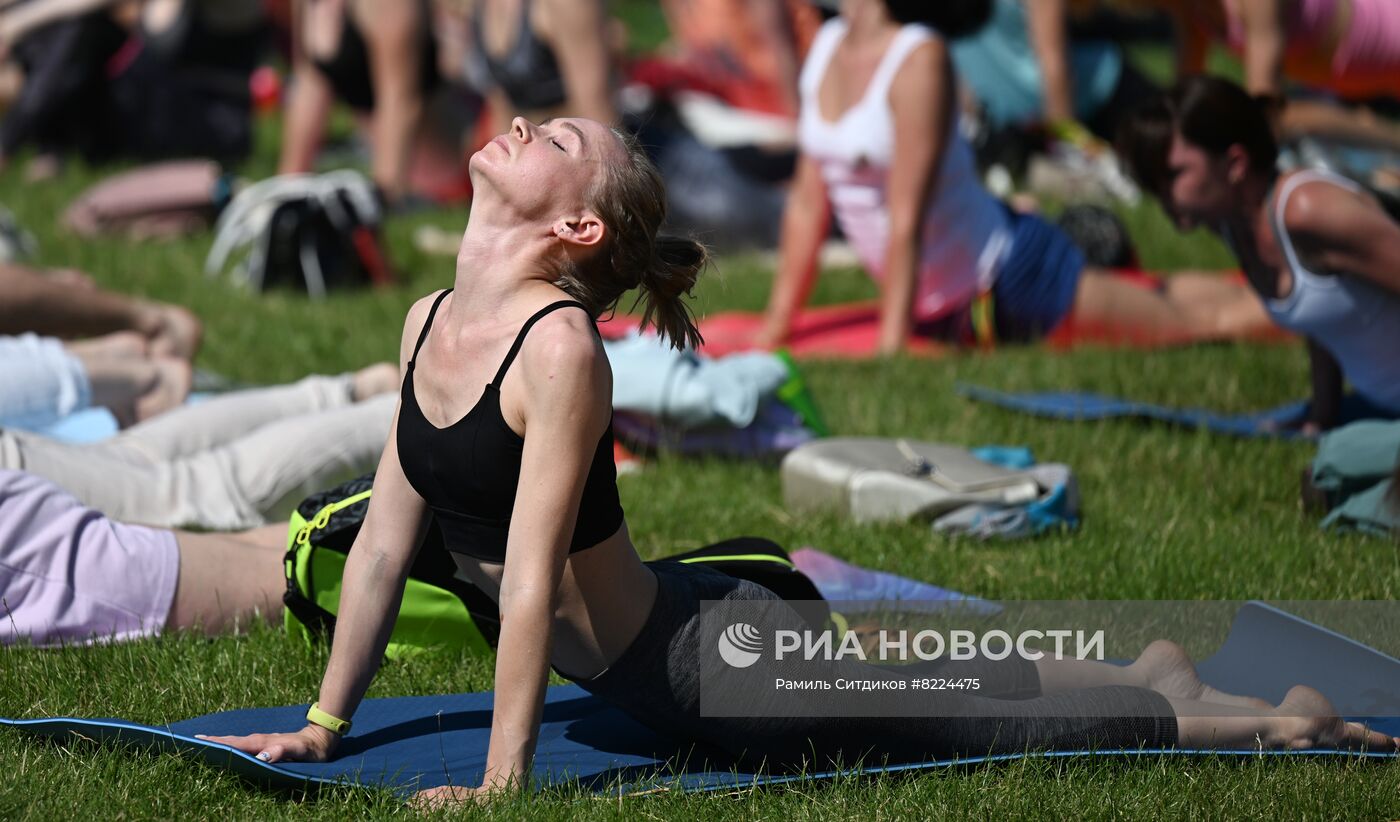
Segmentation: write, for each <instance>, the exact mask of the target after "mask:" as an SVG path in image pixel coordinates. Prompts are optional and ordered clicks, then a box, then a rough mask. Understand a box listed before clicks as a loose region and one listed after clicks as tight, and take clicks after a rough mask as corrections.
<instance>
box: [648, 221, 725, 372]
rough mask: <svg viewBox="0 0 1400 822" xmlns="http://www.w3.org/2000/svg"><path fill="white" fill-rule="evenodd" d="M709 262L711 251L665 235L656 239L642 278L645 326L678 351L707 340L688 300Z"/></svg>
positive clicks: (681, 238)
mask: <svg viewBox="0 0 1400 822" xmlns="http://www.w3.org/2000/svg"><path fill="white" fill-rule="evenodd" d="M709 261H710V255H709V252H708V251H706V249H705V246H704V245H702V244H701V243H699V242H696V241H695V240H691V239H688V238H685V237H672V236H667V235H664V234H663V235H661V236H659V237H657V238H656V241H655V243H653V245H652V255H651V265H649V266H648V267H647V268H646V270H644V271H643V272H642V277H641V287H642V294H641V296H640V297H639V302H641V303H642V304H643V309H642V326H643V327H646V326H647V325H650V326H651V327H653V328H655V329H656V330H657V333H659V334H660V335H661V336H662V337H664V338H665V339H667V340H670V341H671V344H672V345H674V346H676V347H677V348H698V347H699V346H700V344H701V343H702V342H704V339H703V338H701V336H700V329H698V328H696V327H695V317H694V315H693V314H692V313H691V310H690V304H689V303H688V302H687V301H686V299H685V298H686V297H688V296H690V293H691V290H692V289H694V288H695V281H696V280H697V279H698V278H699V277H700V272H701V271H703V270H704V269H705V266H706V265H708V264H709Z"/></svg>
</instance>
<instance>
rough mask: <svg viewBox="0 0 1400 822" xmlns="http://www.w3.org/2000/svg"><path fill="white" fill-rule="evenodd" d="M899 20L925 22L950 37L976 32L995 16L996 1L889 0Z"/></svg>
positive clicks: (889, 6)
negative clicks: (993, 12)
mask: <svg viewBox="0 0 1400 822" xmlns="http://www.w3.org/2000/svg"><path fill="white" fill-rule="evenodd" d="M885 7H886V8H887V9H889V12H890V16H891V17H893V18H894V19H895V20H896V21H897V22H899V23H921V24H923V25H925V26H931V27H932V28H935V29H937V30H938V33H939V34H941V35H943V36H944V37H946V38H947V39H949V40H952V39H955V38H958V37H966V36H967V35H969V34H976V33H977V32H978V31H981V30H982V27H983V26H985V25H987V21H988V20H990V19H991V17H992V0H885Z"/></svg>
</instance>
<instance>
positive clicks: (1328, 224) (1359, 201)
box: [1278, 172, 1379, 235]
mask: <svg viewBox="0 0 1400 822" xmlns="http://www.w3.org/2000/svg"><path fill="white" fill-rule="evenodd" d="M1298 173H1300V172H1293V173H1291V174H1289V175H1287V176H1285V177H1282V178H1280V179H1279V185H1278V189H1279V190H1282V189H1283V186H1285V185H1287V184H1288V182H1289V181H1290V180H1291V179H1293V177H1294V175H1296V174H1298ZM1378 208H1379V205H1378V204H1377V203H1376V201H1375V200H1374V199H1373V198H1372V197H1371V196H1370V195H1368V194H1366V193H1365V192H1361V191H1354V190H1351V189H1348V188H1343V187H1342V186H1339V185H1337V184H1335V183H1331V182H1328V181H1326V180H1307V181H1304V182H1302V183H1299V184H1297V186H1296V187H1295V188H1294V189H1293V190H1292V191H1291V192H1289V194H1288V200H1287V202H1285V203H1284V207H1283V222H1284V225H1285V226H1287V227H1288V230H1289V231H1290V232H1299V233H1303V234H1313V235H1318V234H1322V235H1326V234H1329V233H1332V232H1334V231H1337V230H1339V229H1344V228H1346V227H1347V226H1350V225H1353V224H1354V221H1355V219H1356V217H1357V216H1358V215H1359V214H1362V213H1365V212H1368V211H1371V210H1375V209H1378Z"/></svg>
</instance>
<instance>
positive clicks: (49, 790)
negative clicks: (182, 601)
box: [0, 33, 1400, 819]
mask: <svg viewBox="0 0 1400 822" xmlns="http://www.w3.org/2000/svg"><path fill="white" fill-rule="evenodd" d="M650 36H653V37H654V36H655V34H654V33H653V34H652V35H650ZM260 134H261V135H262V141H263V144H262V145H261V146H260V150H259V152H258V155H257V157H256V158H255V159H254V160H253V161H252V162H251V163H250V164H249V166H248V168H249V169H250V170H253V171H263V172H265V171H266V170H268V169H269V168H270V165H271V158H272V157H273V156H275V153H274V152H273V150H272V146H271V140H272V139H273V138H274V137H275V127H274V126H272V125H271V124H265V125H264V127H263V128H262V129H260ZM21 167H22V166H21ZM97 176H98V172H97V171H95V170H91V169H85V168H81V167H70V168H69V169H68V170H67V172H66V173H65V174H64V176H63V177H61V178H60V179H58V180H56V181H53V182H50V183H46V184H43V185H28V184H25V183H24V182H23V181H22V180H21V179H20V176H19V170H18V169H17V168H12V169H11V170H10V171H8V172H6V174H5V175H4V176H3V177H0V202H4V203H5V204H6V205H7V206H8V207H10V208H11V209H13V210H14V211H15V212H16V213H17V214H18V216H19V218H20V220H21V221H22V222H23V223H24V224H25V225H27V226H28V227H30V228H31V229H32V230H33V231H34V232H35V233H36V234H37V235H38V236H39V238H40V241H41V245H42V252H41V254H42V256H41V260H40V261H41V262H43V263H46V264H51V265H64V266H74V267H79V268H82V269H85V270H87V271H89V272H91V273H92V274H93V275H94V276H95V277H96V278H97V279H98V280H99V282H101V283H102V284H104V285H107V286H110V287H113V288H118V289H121V290H123V291H128V292H133V293H139V294H145V295H149V296H152V297H158V298H161V299H165V300H170V301H174V302H178V303H182V304H184V305H187V306H190V307H191V308H192V309H193V310H194V311H196V312H197V313H198V314H199V315H200V317H201V318H202V319H203V320H204V321H205V323H206V326H207V335H206V344H205V348H204V350H203V351H202V353H201V354H200V358H199V362H198V364H199V365H200V366H201V367H203V368H208V369H211V370H214V371H217V372H220V373H222V374H225V375H227V376H229V377H232V378H235V379H238V380H243V381H248V382H259V383H267V382H276V381H283V380H290V379H294V378H296V377H299V376H301V375H303V374H305V373H308V372H312V371H319V372H334V371H338V370H342V369H347V368H352V367H356V366H360V365H363V364H366V363H368V362H371V361H373V360H384V359H392V358H393V357H394V356H395V351H396V345H397V341H398V337H399V333H400V326H401V323H402V318H403V315H404V312H405V311H406V309H407V307H408V306H409V304H410V303H411V302H412V301H413V300H414V299H415V298H417V297H418V296H420V295H422V294H424V293H426V292H428V291H430V290H432V289H434V288H438V287H441V286H444V285H446V284H448V283H449V282H450V281H451V277H452V268H453V264H452V261H451V260H450V259H444V258H427V257H424V256H422V255H421V254H419V253H418V252H416V251H415V250H414V249H413V248H412V245H411V243H410V239H409V238H410V236H411V233H412V230H413V228H414V227H415V226H416V225H419V224H422V223H431V224H435V225H439V226H442V227H444V228H451V229H460V228H461V226H462V225H463V224H464V222H465V219H466V214H465V212H464V211H432V212H425V213H422V214H419V215H415V216H412V217H408V218H400V219H397V220H395V221H394V222H393V223H392V224H391V225H390V228H389V242H390V246H391V250H392V256H393V259H394V260H395V261H396V263H397V267H398V269H399V272H400V274H401V277H402V284H401V285H400V286H398V287H396V288H393V289H391V290H388V291H376V292H361V293H354V294H338V295H336V296H334V297H333V298H331V299H329V300H327V301H325V302H322V303H308V302H307V301H306V300H304V299H302V298H299V297H297V296H295V295H290V294H270V295H266V296H252V295H248V294H245V293H241V292H239V291H237V290H235V289H234V288H232V287H231V286H229V285H228V284H227V283H226V282H224V281H221V280H216V281H209V280H206V279H205V278H204V277H203V275H202V274H201V273H200V272H201V266H202V262H203V257H204V254H205V252H206V250H207V248H208V244H209V239H210V238H209V237H208V236H207V235H201V236H197V237H193V238H189V239H185V240H179V241H175V242H169V243H161V244H132V243H128V242H126V241H123V240H103V241H96V242H80V241H78V240H76V239H75V238H73V237H71V236H67V235H65V234H64V233H62V231H61V230H60V229H59V228H57V227H56V217H57V215H58V214H59V213H60V212H61V210H62V208H63V207H64V205H65V204H66V203H67V202H68V201H69V200H70V199H71V198H72V196H73V195H74V194H76V193H77V192H78V191H80V190H81V189H82V188H84V187H85V186H87V185H88V184H90V183H91V182H93V181H94V180H95V179H96V178H97ZM1124 216H1125V218H1126V219H1127V220H1128V222H1129V224H1130V226H1131V228H1132V230H1133V232H1134V235H1135V238H1136V240H1137V242H1138V243H1139V246H1140V250H1141V253H1142V255H1143V257H1144V260H1145V262H1146V263H1147V264H1148V265H1149V266H1150V267H1163V268H1167V267H1178V266H1192V267H1198V268H1209V267H1216V266H1225V265H1229V264H1230V262H1231V261H1230V257H1229V255H1228V253H1227V252H1226V251H1225V250H1224V249H1223V248H1222V247H1221V246H1220V245H1219V244H1218V243H1216V242H1214V241H1212V240H1210V239H1208V238H1205V237H1203V236H1193V237H1189V238H1181V237H1179V236H1178V235H1176V234H1175V233H1174V232H1173V231H1172V229H1171V228H1170V227H1169V226H1168V225H1167V223H1166V221H1165V220H1164V219H1163V218H1162V217H1161V215H1160V213H1158V212H1156V210H1155V209H1152V208H1150V207H1144V208H1142V209H1139V210H1136V211H1133V212H1131V213H1127V214H1125V215H1124ZM770 276H771V272H770V271H769V270H767V269H766V268H765V267H764V266H763V265H762V264H760V263H758V262H756V261H755V260H754V259H752V258H741V257H735V258H726V259H722V260H720V261H719V263H718V265H717V268H716V271H714V272H713V274H712V276H710V278H709V279H708V280H707V281H706V282H705V283H704V284H703V285H702V287H701V288H700V293H699V304H700V305H701V307H702V309H703V310H706V311H711V310H717V309H723V308H747V309H757V308H759V307H761V306H762V304H763V301H764V297H765V294H766V289H767V287H768V284H769V282H770ZM871 293H872V290H871V287H870V285H869V284H868V283H867V282H866V281H865V280H864V278H863V277H862V276H861V275H860V274H859V273H858V272H853V271H834V272H829V273H828V276H826V277H825V278H824V280H823V283H822V285H821V287H820V289H819V292H818V299H819V300H822V301H833V300H838V299H850V298H854V297H860V296H867V295H869V294H871ZM805 371H806V374H807V376H808V378H809V380H810V382H811V386H812V389H813V392H814V393H815V395H816V397H817V398H818V400H819V402H820V403H821V405H822V406H823V409H824V410H825V412H826V415H827V417H828V420H829V422H830V423H831V425H832V426H833V428H834V429H835V430H836V431H837V432H838V433H841V434H852V435H854V434H867V435H882V436H894V435H899V436H906V437H912V438H920V439H929V440H939V441H946V442H954V443H964V444H982V443H1007V444H1024V445H1028V446H1031V447H1032V448H1033V449H1034V450H1035V453H1036V454H1037V455H1038V456H1039V457H1040V458H1041V459H1045V460H1054V461H1061V462H1066V463H1069V464H1070V465H1071V466H1073V468H1074V469H1075V471H1076V472H1077V474H1078V477H1079V481H1080V483H1081V488H1082V491H1083V497H1084V500H1085V521H1084V526H1083V528H1082V529H1081V530H1080V531H1078V532H1077V533H1073V534H1063V535H1055V536H1050V537H1047V538H1044V539H1039V540H1035V541H1031V542H1024V543H1016V544H980V543H972V542H965V541H956V540H950V539H945V538H941V537H936V536H934V535H932V534H931V533H930V531H929V529H928V528H927V526H923V525H917V524H909V525H891V526H883V527H877V528H871V527H857V526H854V525H852V524H849V523H845V522H840V521H837V520H835V519H833V518H825V517H816V518H807V517H803V518H798V517H794V516H792V515H790V514H788V513H787V512H785V511H784V510H783V508H782V505H781V501H780V500H781V497H780V489H779V483H778V478H777V475H776V472H775V471H773V470H772V469H771V468H766V467H761V466H757V465H750V464H741V463H734V462H719V461H684V460H679V459H675V458H662V459H659V460H657V461H655V462H654V463H652V464H650V465H649V466H648V467H647V468H646V469H645V471H644V472H642V473H641V474H640V475H638V476H632V477H627V478H624V479H622V480H621V481H620V487H621V493H622V498H623V504H624V506H625V507H626V509H627V513H628V519H629V524H630V526H631V530H632V533H633V535H634V537H635V539H636V541H637V544H638V547H639V549H640V550H641V551H642V552H643V553H644V554H645V555H647V556H657V555H661V554H664V553H668V552H674V551H678V550H681V549H684V548H687V547H693V546H695V545H697V544H702V543H704V542H706V541H711V540H717V539H721V538H724V537H728V536H732V535H736V534H741V533H753V534H764V535H768V536H771V537H772V538H774V539H776V540H778V541H780V542H782V543H783V544H785V545H788V546H791V547H797V546H800V545H814V546H818V547H820V548H822V549H824V550H826V551H829V552H832V553H835V554H838V555H840V556H842V557H845V558H847V559H850V560H852V561H855V562H858V563H860V564H862V565H866V566H870V567H875V568H880V569H885V570H890V571H895V572H898V573H901V574H904V575H907V576H910V577H914V578H918V579H924V580H929V581H932V582H936V583H938V584H940V585H944V586H948V587H952V588H956V589H960V590H963V591H968V592H972V593H976V594H979V595H982V596H986V597H1008V598H1035V599H1056V598H1066V599H1079V598H1085V599H1094V598H1123V599H1133V598H1163V599H1237V598H1245V597H1263V598H1278V599H1285V598H1292V599H1392V598H1394V597H1395V595H1396V593H1397V590H1400V554H1398V553H1397V546H1396V545H1395V544H1394V543H1391V542H1387V541H1383V540H1375V539H1365V538H1360V537H1350V536H1336V535H1329V534H1324V533H1322V532H1320V531H1319V530H1318V528H1317V524H1316V522H1315V520H1314V519H1312V518H1311V517H1308V516H1305V515H1304V514H1303V513H1301V511H1300V510H1299V506H1298V503H1297V480H1298V475H1299V471H1300V469H1301V468H1302V467H1303V466H1304V465H1305V464H1306V463H1307V461H1308V459H1309V457H1310V455H1311V448H1310V447H1309V446H1307V445H1302V444H1290V443H1282V442H1268V441H1258V442H1256V441H1249V442H1246V441H1240V440H1233V439H1226V438H1221V437H1215V436H1211V435H1208V434H1201V433H1182V432H1173V431H1167V430H1163V429H1160V428H1150V427H1143V426H1139V425H1135V424H1130V423H1124V422H1106V423H1102V424H1064V423H1053V422H1045V421H1041V420H1036V419H1032V418H1029V417H1024V416H1018V415H1014V414H1010V413H1007V412H1003V411H999V410H995V409H992V408H988V407H986V406H979V405H974V404H971V403H969V402H966V401H963V400H961V399H959V398H957V397H956V396H955V395H954V394H953V391H952V386H953V384H954V383H955V382H957V381H960V380H965V381H971V382H977V383H983V384H987V385H991V386H994V387H998V388H1004V389H1008V390H1021V389H1037V388H1039V389H1049V388H1078V389H1085V390H1093V391H1102V392H1106V393H1115V394H1123V395H1127V396H1132V397H1136V398H1140V399H1144V400H1149V401H1156V402H1163V403H1175V404H1198V405H1209V406H1214V407H1218V408H1223V409H1229V410H1241V411H1242V410H1248V409H1255V408H1260V407H1266V406H1269V405H1272V404H1275V403H1279V402H1282V401H1286V400H1290V399H1293V398H1296V397H1298V396H1300V395H1302V394H1303V393H1304V392H1305V390H1306V369H1305V357H1304V353H1303V351H1302V350H1301V348H1300V347H1299V346H1297V345H1281V346H1264V347H1260V346H1249V345H1236V346H1212V347H1203V348H1196V349H1190V350H1176V351H1162V352H1150V353H1143V352H1121V351H1109V350H1094V349H1089V350H1078V351H1074V352H1072V353H1051V352H1047V351H1044V350H1040V349H1035V348H1029V349H1021V350H1006V351H1001V352H998V353H996V354H995V355H982V354H969V355H964V356H958V357H954V358H951V359H947V360H943V361H938V362H929V361H918V360H911V359H896V360H891V361H886V362H872V363H834V362H832V363H812V364H810V365H808V366H806V367H805ZM324 663H325V652H324V650H323V649H318V650H312V649H307V648H305V647H303V646H301V645H299V644H297V643H293V642H290V641H287V640H286V638H285V637H283V636H282V635H281V634H279V633H278V632H276V631H273V630H269V629H261V630H254V631H253V632H251V633H249V634H245V635H241V636H227V637H223V638H218V639H212V640H206V639H203V638H199V637H194V636H183V635H177V636H168V637H164V638H161V639H156V640H150V641H144V642H138V643H131V644H127V645H121V646H117V647H98V648H82V649H70V650H66V651H62V652H42V651H33V650H15V649H11V650H8V651H0V716H9V717H38V716H51V715H76V716H98V717H100V716H122V717H125V718H129V719H132V720H137V721H146V722H155V723H159V722H164V721H169V720H174V719H180V718H184V717H188V716H193V715H197V714H202V713H207V712H211V711H218V710H224V709H230V708H235V707H244V706H253V705H278V704H291V703H296V702H303V701H305V700H307V699H308V698H309V696H310V695H311V694H314V693H315V689H316V686H317V683H318V681H319V678H320V673H321V671H322V669H323V666H324ZM490 672H491V667H490V663H489V661H485V660H471V659H459V658H455V657H444V656H437V657H425V658H419V659H415V660H411V661H408V662H400V663H396V664H393V665H390V666H388V667H386V668H385V670H384V671H383V672H382V673H381V674H380V676H379V677H378V678H377V680H376V681H375V683H374V685H373V687H372V689H371V692H370V696H393V695H411V694H433V693H443V692H455V691H466V690H478V689H486V688H489V687H490V686H491V675H490ZM402 813H403V811H402V809H401V808H400V807H399V806H398V805H397V804H396V802H395V801H394V800H393V799H392V798H391V797H389V796H388V795H386V794H383V793H374V792H367V791H358V790H332V791H325V792H322V793H320V794H319V795H316V796H314V797H299V796H291V797H288V796H280V795H269V794H264V793H260V792H259V791H257V790H254V789H252V788H249V787H247V786H245V785H244V784H242V783H241V782H239V781H238V780H236V779H234V778H232V777H230V776H227V775H224V774H221V773H218V772H215V771H213V770H210V769H207V768H204V767H202V766H199V765H195V764H191V763H189V762H186V761H184V760H182V759H179V758H177V757H173V756H167V755H155V754H151V753H147V752H130V751H114V750H110V749H105V748H100V747H97V746H94V745H91V744H87V743H83V742H73V743H71V744H67V745H56V744H51V743H45V742H38V741H36V740H34V739H31V738H28V737H26V736H23V735H21V734H18V733H14V732H11V731H4V732H0V818H4V819H50V818H56V817H77V818H82V817H84V816H87V817H93V818H98V817H100V818H108V817H114V816H117V815H121V816H124V817H128V818H167V817H190V816H198V817H210V818H213V817H231V818H237V819H254V818H257V819H262V818H311V817H315V818H342V817H346V816H357V817H387V816H391V815H396V814H398V815H402ZM481 813H482V814H483V815H484V814H485V813H487V811H481ZM489 813H490V815H492V816H493V817H511V818H514V817H532V818H534V817H538V818H555V819H573V818H602V817H614V816H619V815H623V814H625V815H628V816H647V817H654V818H670V817H676V816H683V817H695V818H705V819H721V818H744V819H748V818H765V819H790V818H811V819H833V818H842V819H845V818H851V817H860V818H865V819H877V818H897V817H908V816H930V817H936V818H947V819H954V818H968V817H976V818H1003V817H1012V816H1016V817H1020V816H1046V817H1059V818H1065V817H1093V818H1109V817H1130V818H1141V817H1152V818H1159V817H1175V816H1186V815H1192V816H1198V815H1199V816H1204V815H1210V816H1220V817H1232V818H1271V817H1288V818H1318V819H1322V818H1329V819H1330V818H1334V817H1338V816H1343V817H1355V818H1378V817H1392V818H1393V817H1395V816H1397V815H1400V766H1394V765H1364V764H1344V763H1339V762H1318V761H1301V760H1291V761H1266V760H1249V761H1225V760H1212V759H1191V760H1185V759H1158V758H1143V759H1139V760H1134V761H1108V760H1099V761H1073V762H1045V761H1028V762H1019V763H1014V764H1005V765H997V766H991V767H978V768H971V769H961V770H950V771H945V772H940V773H929V774H924V775H920V776H915V777H871V778H851V779H844V780H840V781H837V782H834V783H827V784H813V785H800V786H795V787H789V788H781V789H766V790H751V791H742V792H738V793H737V794H734V795H725V796H662V797H651V798H643V799H627V800H622V801H619V800H617V799H616V798H612V799H600V798H595V797H592V796H585V795H580V794H577V793H572V792H569V791H556V792H551V793H549V794H547V795H546V796H543V797H537V798H534V799H531V800H529V801H517V802H514V803H510V804H505V805H502V806H497V807H493V808H491V809H490V811H489Z"/></svg>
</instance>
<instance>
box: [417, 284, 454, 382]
mask: <svg viewBox="0 0 1400 822" xmlns="http://www.w3.org/2000/svg"><path fill="white" fill-rule="evenodd" d="M451 293H452V289H450V288H448V289H444V290H443V292H442V293H441V294H439V295H438V298H437V299H436V300H433V307H432V309H431V310H429V311H428V319H427V320H426V321H425V322H424V323H423V330H422V331H420V332H418V344H417V345H415V346H413V356H412V357H409V358H408V361H409V363H410V364H412V362H413V361H414V360H416V359H418V352H419V351H420V350H422V348H423V343H424V342H426V341H427V339H428V329H429V328H432V327H433V317H436V316H437V310H438V306H440V305H442V301H443V299H444V298H446V297H447V295H448V294H451Z"/></svg>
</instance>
